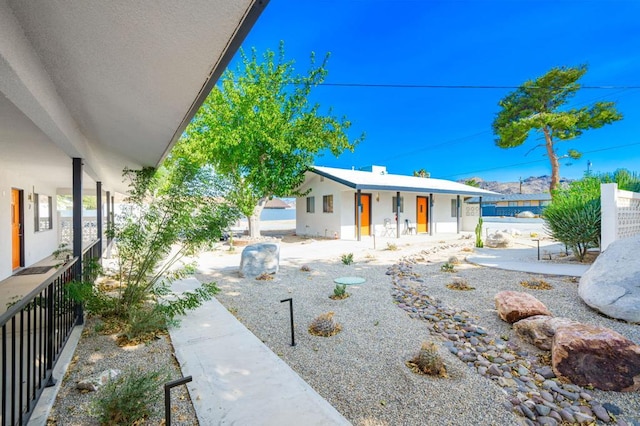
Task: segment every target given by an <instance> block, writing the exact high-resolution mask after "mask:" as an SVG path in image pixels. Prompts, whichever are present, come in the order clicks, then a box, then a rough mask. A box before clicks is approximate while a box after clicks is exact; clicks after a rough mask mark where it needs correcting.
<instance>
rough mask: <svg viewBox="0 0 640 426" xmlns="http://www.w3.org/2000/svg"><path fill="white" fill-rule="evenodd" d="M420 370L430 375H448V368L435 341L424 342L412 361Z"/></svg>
mask: <svg viewBox="0 0 640 426" xmlns="http://www.w3.org/2000/svg"><path fill="white" fill-rule="evenodd" d="M410 364H413V366H415V368H417V369H418V371H419V372H421V373H423V374H429V375H430V376H440V377H446V376H447V369H446V367H445V365H444V361H442V357H441V356H440V354H439V353H438V345H436V344H435V343H433V342H423V343H422V347H421V348H420V352H418V355H417V356H416V357H415V358H414V359H413V360H411V361H410Z"/></svg>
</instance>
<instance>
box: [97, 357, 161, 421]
mask: <svg viewBox="0 0 640 426" xmlns="http://www.w3.org/2000/svg"><path fill="white" fill-rule="evenodd" d="M166 380H168V375H167V374H166V373H164V372H162V371H161V370H156V371H151V372H148V373H142V374H141V373H139V372H136V371H128V372H125V373H123V374H122V375H120V376H118V377H117V378H116V379H114V380H112V381H110V382H109V383H107V384H106V385H105V386H104V387H103V388H102V389H100V391H99V393H98V394H97V395H96V399H95V400H94V401H93V410H94V412H95V414H96V416H97V417H98V420H99V422H100V424H101V425H109V426H111V425H123V424H129V425H131V424H138V423H139V422H140V421H142V420H143V419H145V418H147V417H149V415H150V414H151V413H152V412H153V410H154V406H157V405H159V404H160V402H161V400H162V390H161V382H163V381H166Z"/></svg>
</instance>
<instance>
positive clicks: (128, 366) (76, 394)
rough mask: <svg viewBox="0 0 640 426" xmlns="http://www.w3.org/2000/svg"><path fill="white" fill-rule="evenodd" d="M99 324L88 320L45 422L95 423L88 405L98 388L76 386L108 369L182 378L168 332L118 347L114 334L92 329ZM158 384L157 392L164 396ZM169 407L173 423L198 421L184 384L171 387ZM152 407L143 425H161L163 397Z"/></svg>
mask: <svg viewBox="0 0 640 426" xmlns="http://www.w3.org/2000/svg"><path fill="white" fill-rule="evenodd" d="M98 323H99V321H98V320H96V319H95V318H88V319H87V321H86V324H85V328H84V331H83V334H82V338H81V339H80V342H79V343H78V347H77V348H76V351H75V354H74V357H73V361H72V364H71V366H70V367H69V369H68V371H67V373H66V375H65V377H64V379H63V383H62V385H61V387H60V391H59V392H58V395H57V398H56V401H55V403H54V406H53V409H52V411H51V413H50V415H49V418H48V421H47V425H64V426H90V425H98V424H99V422H98V420H97V418H96V417H95V416H93V415H92V411H93V410H92V407H91V404H92V401H93V400H94V399H95V398H96V397H97V396H98V395H100V392H101V389H98V391H97V392H87V391H81V390H78V389H77V388H76V385H77V383H78V382H79V381H80V380H83V379H86V378H88V377H92V376H95V375H97V374H99V373H101V372H103V371H105V370H107V369H118V370H120V371H123V372H127V371H134V372H136V373H144V372H150V371H153V370H158V369H161V370H162V371H163V372H167V374H168V375H169V377H170V379H171V380H174V379H177V378H180V377H182V373H181V371H180V367H179V366H178V364H177V362H176V361H175V359H174V357H173V347H172V346H171V342H170V339H169V336H168V335H165V336H160V337H159V338H158V339H156V340H154V341H152V342H150V343H147V344H140V345H137V346H128V347H120V346H118V345H117V344H116V336H115V335H104V334H100V333H97V332H96V331H95V327H96V325H97V324H98ZM161 386H162V385H160V386H159V389H158V392H159V394H161V395H164V393H163V392H164V391H163V390H162V388H161ZM163 398H164V397H163ZM171 407H172V414H171V420H172V424H173V425H197V424H198V420H197V418H196V414H195V411H194V409H193V406H192V404H191V400H190V399H189V394H188V392H187V389H186V387H184V386H178V387H176V388H173V390H172V391H171ZM153 409H154V414H153V415H152V416H150V417H149V418H148V419H146V421H145V423H144V424H148V425H160V424H164V399H161V401H160V402H159V403H158V404H155V405H154V407H153Z"/></svg>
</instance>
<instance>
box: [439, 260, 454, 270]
mask: <svg viewBox="0 0 640 426" xmlns="http://www.w3.org/2000/svg"><path fill="white" fill-rule="evenodd" d="M440 270H441V271H442V272H455V266H454V265H452V264H451V263H449V262H445V263H443V264H442V266H440Z"/></svg>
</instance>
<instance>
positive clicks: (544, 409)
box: [535, 404, 551, 416]
mask: <svg viewBox="0 0 640 426" xmlns="http://www.w3.org/2000/svg"><path fill="white" fill-rule="evenodd" d="M535 408H536V411H537V412H538V414H540V415H541V416H546V415H547V414H549V413H550V412H551V408H549V407H547V406H546V405H542V404H536V407H535Z"/></svg>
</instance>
